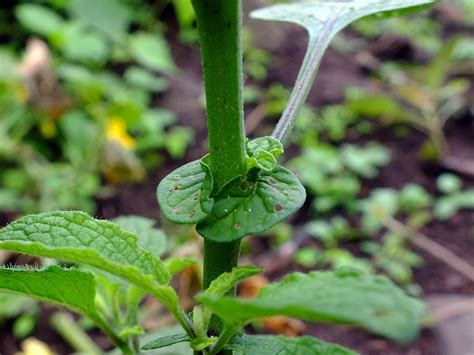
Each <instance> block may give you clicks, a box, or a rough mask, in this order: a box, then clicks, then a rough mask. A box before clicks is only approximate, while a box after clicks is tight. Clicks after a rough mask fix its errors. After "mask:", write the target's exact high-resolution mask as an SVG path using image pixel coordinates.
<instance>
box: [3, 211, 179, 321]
mask: <svg viewBox="0 0 474 355" xmlns="http://www.w3.org/2000/svg"><path fill="white" fill-rule="evenodd" d="M0 249H6V250H10V251H14V252H18V253H24V254H28V255H34V256H41V257H47V258H55V259H59V260H63V261H70V262H75V263H79V264H84V265H87V266H92V267H95V268H97V269H100V270H103V271H107V272H109V273H111V274H113V275H115V276H118V277H120V278H122V279H124V280H127V281H129V282H131V283H134V284H136V285H138V286H140V287H142V288H143V289H144V290H147V291H149V292H150V293H152V294H153V295H154V296H155V297H156V298H157V299H158V300H160V301H161V302H163V303H164V304H165V305H166V306H167V307H168V309H169V310H170V311H171V312H174V313H176V314H179V307H178V300H177V295H176V292H175V291H174V289H173V288H172V287H170V286H167V285H164V284H166V283H167V282H168V281H169V279H170V277H171V275H170V273H169V271H168V269H167V268H166V266H165V265H164V263H163V262H162V261H161V260H160V259H159V258H158V257H157V256H156V255H153V254H152V253H151V252H150V251H148V250H145V249H143V248H141V247H140V246H139V245H138V243H137V237H136V236H135V235H134V234H133V233H130V232H127V231H124V230H122V229H120V228H119V227H118V226H117V225H115V224H113V223H111V222H107V221H101V220H96V219H94V218H92V217H90V216H89V215H87V214H86V213H83V212H77V211H68V212H49V213H42V214H36V215H29V216H25V217H23V218H20V219H18V220H16V221H14V222H13V223H11V224H9V225H8V226H6V227H5V228H3V229H0Z"/></svg>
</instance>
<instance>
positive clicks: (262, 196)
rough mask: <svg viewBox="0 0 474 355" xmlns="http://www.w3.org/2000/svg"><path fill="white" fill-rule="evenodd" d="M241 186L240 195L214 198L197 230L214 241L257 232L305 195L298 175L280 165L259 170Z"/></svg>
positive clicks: (295, 207)
mask: <svg viewBox="0 0 474 355" xmlns="http://www.w3.org/2000/svg"><path fill="white" fill-rule="evenodd" d="M238 188H240V187H238ZM245 190H247V191H250V192H249V193H247V194H245V193H244V192H243V191H242V194H241V195H240V196H236V194H235V193H234V192H229V194H228V195H227V196H225V194H224V195H221V196H220V197H219V199H217V198H216V201H215V202H214V207H213V209H212V212H211V214H210V216H209V217H208V218H207V219H205V220H204V221H202V222H201V223H199V224H198V225H197V231H198V233H199V234H201V235H202V236H203V237H204V238H206V239H208V240H212V241H215V242H230V241H233V240H237V239H240V238H243V237H246V236H248V235H253V234H260V233H263V232H265V231H266V230H268V229H269V228H271V227H273V226H274V225H275V224H277V223H278V222H281V221H282V220H284V219H286V218H287V217H288V216H290V215H291V214H293V213H294V212H296V211H297V210H298V209H299V208H300V207H301V206H302V205H303V203H304V201H305V198H306V192H305V190H304V187H303V186H302V185H301V183H300V182H299V181H298V178H297V177H296V176H295V175H294V174H293V173H292V172H291V171H289V170H288V169H286V168H284V167H281V166H277V167H276V168H275V169H274V170H273V171H271V172H265V171H262V172H261V173H260V174H259V176H258V178H257V180H256V182H255V183H253V186H251V187H250V188H249V187H247V186H246V187H245ZM234 191H235V190H234Z"/></svg>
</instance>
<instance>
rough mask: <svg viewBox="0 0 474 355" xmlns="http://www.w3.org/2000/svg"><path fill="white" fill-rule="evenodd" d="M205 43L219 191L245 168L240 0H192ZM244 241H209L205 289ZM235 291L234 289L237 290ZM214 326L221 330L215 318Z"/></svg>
mask: <svg viewBox="0 0 474 355" xmlns="http://www.w3.org/2000/svg"><path fill="white" fill-rule="evenodd" d="M192 4H193V7H194V11H195V13H196V19H197V25H198V31H199V38H200V42H201V56H202V66H203V72H204V85H205V92H206V104H207V128H208V136H209V153H210V161H211V172H212V176H213V179H214V183H215V190H216V191H218V190H220V189H221V188H222V187H223V186H224V185H225V184H226V183H228V182H229V181H231V180H233V179H234V178H236V177H237V176H239V175H242V174H243V173H244V172H245V161H246V151H245V130H244V117H243V101H242V47H241V32H242V3H241V0H225V1H224V0H192ZM239 253H240V240H239V241H235V242H231V243H214V242H209V241H205V245H204V289H206V288H207V287H209V285H210V283H211V282H212V281H213V280H214V279H215V278H216V277H218V276H219V275H220V274H222V273H224V272H228V271H231V270H232V269H233V268H234V267H235V266H237V263H238V259H239ZM233 293H235V291H233ZM210 331H211V332H213V333H216V334H218V333H220V332H221V331H222V322H220V320H219V319H217V317H213V318H212V319H211V322H210Z"/></svg>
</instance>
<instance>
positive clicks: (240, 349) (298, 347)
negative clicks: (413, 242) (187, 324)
mask: <svg viewBox="0 0 474 355" xmlns="http://www.w3.org/2000/svg"><path fill="white" fill-rule="evenodd" d="M225 348H226V349H228V350H233V351H236V352H237V353H238V354H242V355H255V354H278V355H299V354H301V355H303V354H311V355H355V354H357V353H355V352H353V351H351V350H349V349H346V348H344V347H342V346H340V345H336V344H331V343H327V342H325V341H322V340H319V339H317V338H313V337H309V336H303V337H292V338H290V337H284V336H272V335H244V336H237V337H234V338H233V339H232V340H231V341H230V342H229V343H228V344H227V345H226V347H225Z"/></svg>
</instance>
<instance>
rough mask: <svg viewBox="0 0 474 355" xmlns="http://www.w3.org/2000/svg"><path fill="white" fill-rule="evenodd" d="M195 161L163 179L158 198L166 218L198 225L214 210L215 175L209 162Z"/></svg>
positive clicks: (157, 194)
mask: <svg viewBox="0 0 474 355" xmlns="http://www.w3.org/2000/svg"><path fill="white" fill-rule="evenodd" d="M203 164H204V163H203V162H202V161H201V160H195V161H193V162H191V163H188V164H186V165H183V166H182V167H180V168H178V169H176V170H175V171H173V172H172V173H171V174H169V175H167V176H166V177H165V178H164V179H163V180H161V182H160V184H159V185H158V189H157V191H156V197H157V199H158V203H159V205H160V207H161V211H162V213H163V215H164V216H165V218H166V219H168V220H170V221H171V222H174V223H178V224H195V223H199V222H200V221H202V220H203V219H205V218H206V217H207V216H208V214H209V213H210V212H211V208H212V205H213V200H212V199H211V198H210V194H211V189H212V178H211V177H210V174H206V172H205V170H204V169H207V168H206V165H203Z"/></svg>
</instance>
